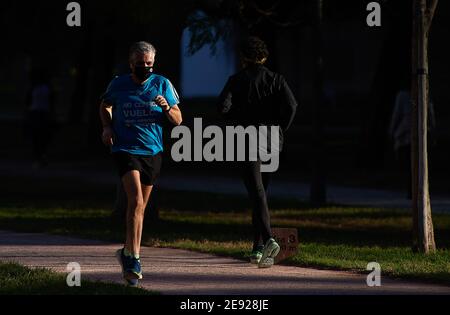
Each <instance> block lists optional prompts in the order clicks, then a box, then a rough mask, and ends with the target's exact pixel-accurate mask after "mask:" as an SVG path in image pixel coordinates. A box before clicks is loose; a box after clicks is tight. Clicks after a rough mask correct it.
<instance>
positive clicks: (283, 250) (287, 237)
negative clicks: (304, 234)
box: [272, 228, 298, 263]
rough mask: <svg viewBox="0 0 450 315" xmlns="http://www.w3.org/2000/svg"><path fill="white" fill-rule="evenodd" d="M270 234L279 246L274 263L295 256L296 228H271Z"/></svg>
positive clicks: (296, 243) (296, 245)
mask: <svg viewBox="0 0 450 315" xmlns="http://www.w3.org/2000/svg"><path fill="white" fill-rule="evenodd" d="M272 234H273V237H274V238H275V240H276V241H277V243H278V244H279V245H280V253H279V254H278V255H277V257H275V263H278V262H280V261H282V260H285V259H286V258H289V257H291V256H294V255H295V254H297V249H298V233H297V229H296V228H272Z"/></svg>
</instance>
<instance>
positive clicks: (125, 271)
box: [116, 248, 142, 286]
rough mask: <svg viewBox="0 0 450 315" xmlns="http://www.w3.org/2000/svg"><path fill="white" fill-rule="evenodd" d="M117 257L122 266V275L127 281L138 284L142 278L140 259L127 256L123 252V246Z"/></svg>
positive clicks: (132, 284) (117, 252)
mask: <svg viewBox="0 0 450 315" xmlns="http://www.w3.org/2000/svg"><path fill="white" fill-rule="evenodd" d="M116 258H117V260H118V261H119V264H120V266H121V267H122V275H123V278H124V279H125V281H126V282H127V283H128V284H129V285H131V286H136V285H137V283H138V280H140V279H142V268H141V262H140V260H139V259H136V258H134V257H128V256H126V255H125V254H124V252H123V248H122V249H118V250H117V251H116Z"/></svg>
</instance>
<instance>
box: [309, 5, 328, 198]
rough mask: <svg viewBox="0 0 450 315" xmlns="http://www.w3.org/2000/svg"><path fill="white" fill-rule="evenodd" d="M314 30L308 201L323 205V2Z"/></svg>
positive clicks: (317, 7) (316, 15)
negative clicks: (310, 173)
mask: <svg viewBox="0 0 450 315" xmlns="http://www.w3.org/2000/svg"><path fill="white" fill-rule="evenodd" d="M315 17H316V21H315V24H316V25H315V28H314V36H313V37H314V39H313V41H314V58H315V71H314V72H315V80H314V81H315V82H314V90H315V91H314V93H315V95H314V99H315V102H314V104H313V108H312V137H311V139H312V145H311V147H312V158H313V160H312V182H311V190H310V200H311V202H312V203H315V204H324V203H326V201H327V194H326V186H325V176H324V165H323V164H324V163H323V159H324V136H323V123H322V100H323V98H322V94H323V93H322V92H323V56H322V31H323V30H322V27H323V0H316V5H315Z"/></svg>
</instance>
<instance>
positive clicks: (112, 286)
mask: <svg viewBox="0 0 450 315" xmlns="http://www.w3.org/2000/svg"><path fill="white" fill-rule="evenodd" d="M0 283H1V285H0V295H7V294H8V295H63V294H64V295H154V294H155V293H153V292H150V291H147V290H144V289H141V288H132V287H128V286H125V285H120V284H116V283H107V282H94V281H86V280H82V282H81V286H80V287H69V286H68V285H67V284H66V277H65V276H64V275H62V274H58V273H56V272H53V271H51V270H48V269H44V268H36V269H34V268H33V269H31V268H27V267H24V266H21V265H19V264H16V263H2V262H0Z"/></svg>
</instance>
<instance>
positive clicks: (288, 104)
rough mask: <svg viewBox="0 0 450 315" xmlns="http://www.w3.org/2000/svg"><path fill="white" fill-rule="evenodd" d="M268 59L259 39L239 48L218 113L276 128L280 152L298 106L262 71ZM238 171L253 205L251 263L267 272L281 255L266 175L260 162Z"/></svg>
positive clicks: (277, 79) (276, 78) (280, 81)
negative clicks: (237, 62) (237, 67)
mask: <svg viewBox="0 0 450 315" xmlns="http://www.w3.org/2000/svg"><path fill="white" fill-rule="evenodd" d="M268 56H269V52H268V50H267V47H266V44H265V43H264V42H263V41H262V40H261V39H259V38H256V37H250V38H249V39H248V40H246V41H245V42H244V43H243V44H242V46H241V60H242V64H243V67H244V69H243V70H242V71H241V72H239V73H237V74H236V75H234V76H231V77H230V78H229V80H228V82H227V84H226V85H225V88H224V90H223V91H222V93H221V95H220V99H219V104H218V109H219V113H220V114H221V115H222V116H223V118H224V119H225V120H226V121H227V122H231V123H232V124H234V125H241V126H245V127H248V126H255V127H258V126H279V127H280V130H279V132H280V138H279V150H280V151H281V147H282V142H283V132H286V131H287V130H288V128H289V126H290V125H291V123H292V121H293V119H294V116H295V113H296V109H297V102H296V100H295V98H294V96H293V94H292V92H291V90H290V89H289V86H288V85H287V82H286V80H285V79H284V78H283V76H281V75H280V74H277V73H274V72H271V71H270V70H269V69H267V68H266V67H264V63H265V62H266V61H267V58H268ZM277 140H278V139H277ZM273 149H274V148H272V150H273ZM239 169H240V171H241V175H242V177H243V179H244V183H245V186H246V188H247V191H248V193H249V196H250V198H251V199H252V202H253V213H252V224H253V228H254V240H253V250H252V253H251V256H250V261H251V262H252V263H256V264H258V267H260V268H268V267H271V266H272V265H273V263H274V258H275V257H276V256H277V254H278V252H279V251H280V246H279V245H278V244H277V242H276V241H275V240H274V239H273V237H272V232H271V228H270V216H269V208H268V204H267V188H268V183H269V174H268V173H261V159H260V158H258V159H257V161H254V162H253V161H250V160H248V161H245V162H242V163H241V165H240V167H239Z"/></svg>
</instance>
